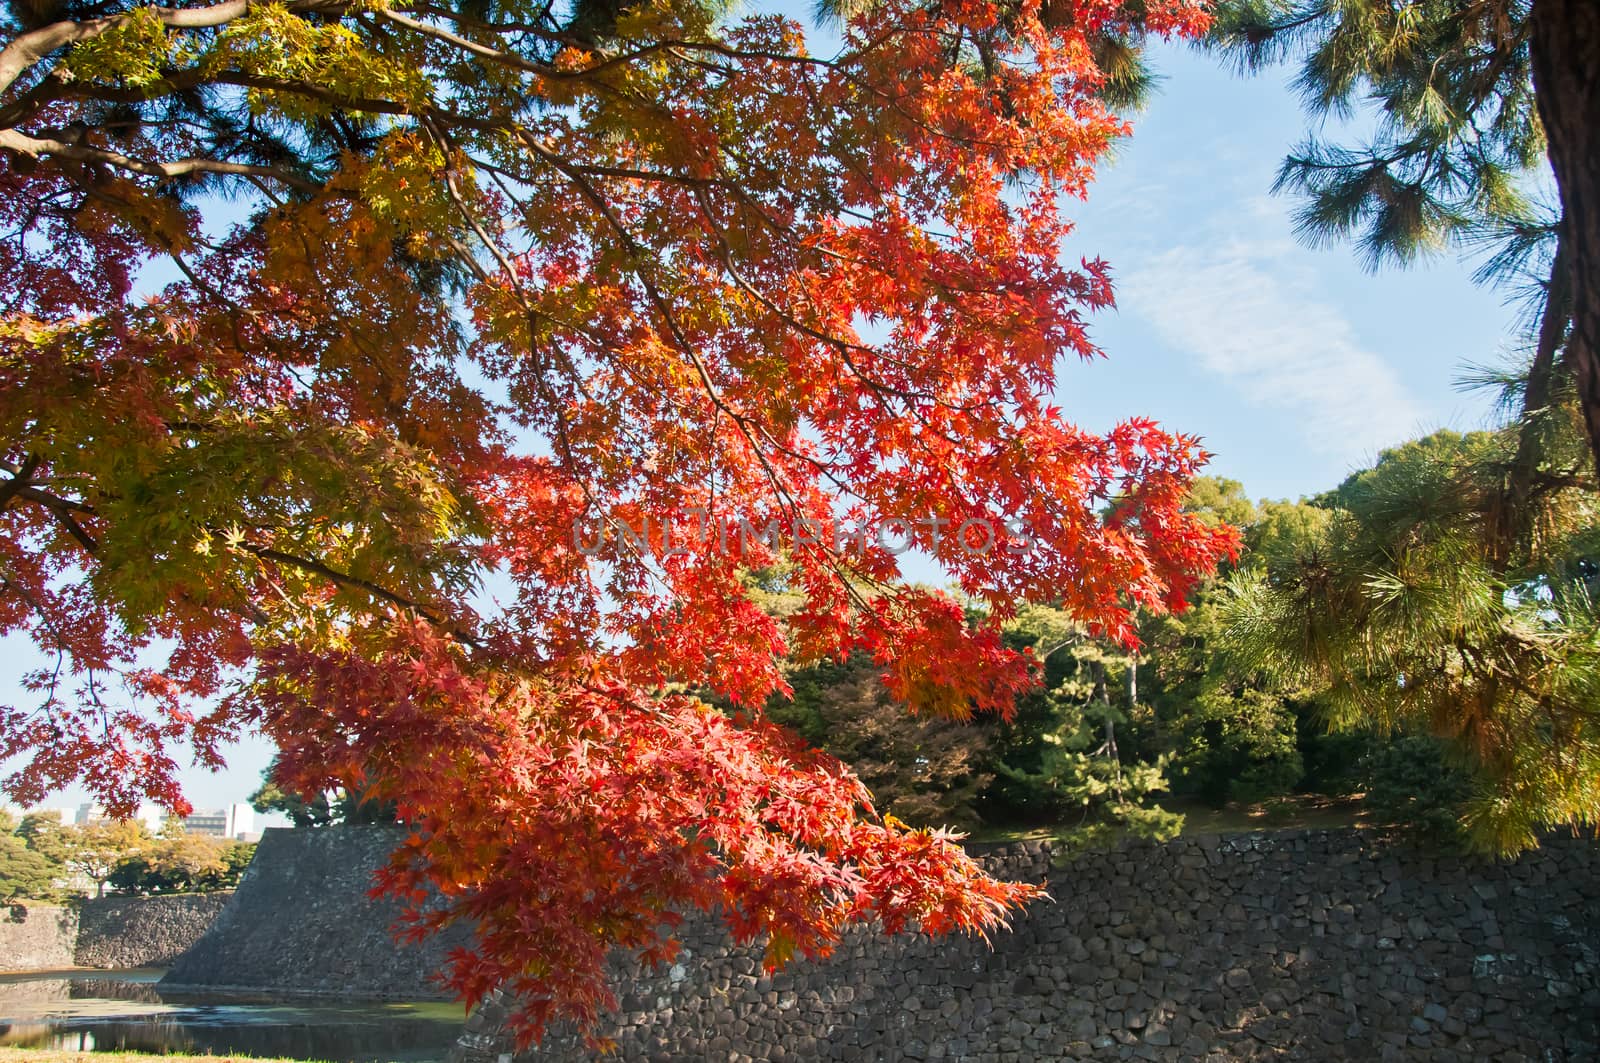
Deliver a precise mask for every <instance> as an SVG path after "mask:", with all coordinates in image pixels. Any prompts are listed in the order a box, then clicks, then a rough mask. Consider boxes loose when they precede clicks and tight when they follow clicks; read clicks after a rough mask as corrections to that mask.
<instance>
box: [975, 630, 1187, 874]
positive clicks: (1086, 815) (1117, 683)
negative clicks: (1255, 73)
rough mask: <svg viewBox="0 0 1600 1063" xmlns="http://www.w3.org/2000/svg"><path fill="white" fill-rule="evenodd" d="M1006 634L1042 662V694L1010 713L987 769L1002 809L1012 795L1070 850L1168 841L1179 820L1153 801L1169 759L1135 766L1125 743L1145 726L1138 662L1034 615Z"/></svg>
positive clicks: (1143, 760) (1138, 760)
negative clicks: (999, 782) (1062, 827)
mask: <svg viewBox="0 0 1600 1063" xmlns="http://www.w3.org/2000/svg"><path fill="white" fill-rule="evenodd" d="M1011 630H1012V633H1013V634H1014V636H1016V637H1017V638H1019V640H1020V641H1023V642H1025V643H1027V644H1029V645H1032V646H1033V647H1034V651H1035V653H1036V654H1037V655H1038V656H1039V657H1040V659H1041V660H1042V661H1043V663H1044V667H1045V686H1046V689H1045V691H1044V692H1043V693H1042V694H1040V695H1036V696H1035V698H1034V699H1032V700H1033V701H1034V704H1033V705H1031V706H1027V705H1025V706H1023V707H1022V708H1020V709H1019V713H1018V719H1017V721H1015V722H1014V723H1013V725H1012V726H1011V727H1010V728H1009V729H1008V730H1009V734H1008V736H1007V737H1008V741H1006V742H1005V743H1004V744H1003V745H1002V746H1001V750H1000V756H999V758H998V759H997V761H996V764H995V770H996V772H997V773H998V774H999V775H1000V776H1002V777H1003V778H1004V779H1005V780H1006V781H1007V782H1008V783H1009V784H1010V789H1011V791H1012V795H1011V797H1012V800H1013V801H1015V800H1016V795H1018V794H1020V795H1021V796H1022V800H1023V802H1025V803H1026V804H1029V805H1032V806H1034V807H1035V808H1036V809H1040V810H1042V811H1044V812H1045V813H1046V815H1048V816H1050V817H1052V818H1054V819H1056V820H1057V822H1062V823H1065V824H1067V825H1068V828H1069V829H1068V830H1067V831H1066V832H1065V834H1064V837H1066V838H1067V839H1068V840H1070V841H1073V842H1076V843H1079V844H1092V843H1095V842H1099V841H1102V840H1106V839H1109V838H1112V837H1115V836H1117V835H1118V834H1121V833H1123V832H1126V833H1131V834H1134V835H1136V836H1140V837H1152V838H1162V839H1165V838H1169V837H1172V836H1173V835H1175V834H1177V832H1178V830H1179V829H1180V828H1181V827H1182V826H1183V817H1182V816H1179V815H1175V814H1173V813H1171V812H1168V811H1166V810H1164V809H1162V808H1161V807H1160V806H1159V805H1157V804H1156V803H1155V800H1154V795H1155V794H1157V793H1160V792H1161V791H1164V790H1166V789H1167V788H1168V787H1167V779H1166V773H1165V770H1166V766H1167V761H1168V759H1169V758H1168V757H1166V756H1163V755H1158V756H1154V757H1141V756H1139V755H1138V754H1137V753H1136V750H1138V749H1139V748H1140V746H1141V743H1139V742H1138V741H1137V740H1135V741H1133V742H1130V741H1129V739H1130V737H1132V736H1134V735H1137V734H1138V732H1139V731H1140V730H1141V729H1145V730H1147V729H1148V727H1149V724H1150V718H1151V713H1150V710H1149V707H1148V706H1147V705H1144V704H1142V703H1141V702H1140V700H1139V688H1138V675H1139V671H1138V658H1137V657H1136V656H1135V655H1133V654H1130V653H1128V652H1126V651H1125V650H1122V649H1120V648H1119V647H1117V646H1116V645H1115V644H1113V643H1112V642H1110V641H1109V640H1105V639H1097V638H1094V637H1092V636H1091V635H1090V634H1089V632H1088V631H1087V630H1086V629H1084V628H1083V627H1082V626H1080V625H1078V624H1076V623H1074V622H1073V621H1072V620H1071V619H1070V618H1069V617H1068V616H1067V615H1066V614H1065V613H1062V612H1060V611H1059V610H1055V609H1051V608H1048V607H1044V606H1034V607H1030V608H1027V609H1024V610H1022V611H1021V612H1020V613H1019V615H1018V617H1017V619H1016V620H1015V621H1014V622H1013V623H1012V625H1011ZM1002 799H1003V798H1002Z"/></svg>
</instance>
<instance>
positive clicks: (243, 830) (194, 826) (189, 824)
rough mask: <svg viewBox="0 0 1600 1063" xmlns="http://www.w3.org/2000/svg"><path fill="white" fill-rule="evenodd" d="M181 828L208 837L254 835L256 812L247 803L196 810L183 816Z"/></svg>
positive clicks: (189, 832)
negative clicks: (205, 810) (212, 809)
mask: <svg viewBox="0 0 1600 1063" xmlns="http://www.w3.org/2000/svg"><path fill="white" fill-rule="evenodd" d="M183 829H184V831H185V832H186V833H188V834H203V835H205V836H207V837H210V838H236V839H237V838H244V837H245V836H246V835H249V836H252V837H254V836H255V834H256V813H255V809H253V808H251V807H250V806H249V805H242V804H233V805H229V806H228V807H227V808H222V809H216V810H214V811H210V812H196V813H194V814H193V815H191V816H185V817H183Z"/></svg>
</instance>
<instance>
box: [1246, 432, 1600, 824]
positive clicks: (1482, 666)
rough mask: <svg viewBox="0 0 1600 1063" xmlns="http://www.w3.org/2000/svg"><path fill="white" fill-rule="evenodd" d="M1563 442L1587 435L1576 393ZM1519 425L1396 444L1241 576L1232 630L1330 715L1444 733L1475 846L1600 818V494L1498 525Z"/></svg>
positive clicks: (1357, 725) (1342, 722)
mask: <svg viewBox="0 0 1600 1063" xmlns="http://www.w3.org/2000/svg"><path fill="white" fill-rule="evenodd" d="M1565 409H1567V411H1568V416H1567V419H1566V422H1565V429H1566V431H1565V433H1564V436H1563V437H1558V438H1560V440H1561V442H1562V444H1563V445H1564V446H1565V447H1566V448H1567V452H1568V453H1582V452H1583V450H1584V448H1585V440H1584V438H1583V434H1582V427H1581V423H1580V422H1579V420H1578V416H1577V413H1576V410H1575V409H1574V408H1573V407H1572V405H1571V404H1568V405H1567V406H1566V407H1565ZM1521 434H1522V433H1521V430H1520V426H1512V427H1509V428H1506V429H1503V430H1500V431H1497V432H1475V433H1470V434H1468V435H1461V434H1458V433H1455V432H1437V433H1435V434H1433V435H1431V436H1428V437H1426V438H1423V439H1419V440H1415V441H1413V442H1410V443H1407V444H1405V445H1404V446H1401V447H1397V448H1394V449H1392V450H1388V451H1385V452H1384V453H1383V455H1382V456H1381V457H1380V459H1379V461H1378V463H1377V464H1376V465H1375V466H1374V467H1373V468H1371V469H1368V470H1365V471H1363V472H1360V473H1357V474H1355V475H1353V476H1351V477H1350V478H1349V479H1348V480H1347V481H1346V482H1345V483H1344V484H1343V485H1341V486H1340V487H1339V488H1338V489H1337V490H1336V491H1334V492H1332V493H1331V494H1330V495H1329V496H1328V497H1327V498H1326V500H1325V501H1326V503H1327V505H1328V506H1329V507H1330V519H1329V520H1328V523H1327V525H1326V527H1325V528H1324V529H1323V530H1322V532H1321V533H1320V534H1319V535H1317V536H1315V537H1313V538H1312V539H1311V540H1310V541H1308V542H1306V543H1304V544H1302V546H1301V548H1299V549H1298V550H1294V551H1289V552H1286V553H1284V554H1282V555H1280V556H1279V557H1276V558H1274V559H1273V560H1272V562H1271V563H1269V564H1267V565H1265V566H1263V567H1261V568H1259V569H1250V570H1244V571H1241V572H1239V573H1237V574H1235V576H1234V577H1233V578H1232V580H1231V583H1230V586H1229V601H1228V603H1227V607H1226V609H1227V638H1228V641H1229V643H1230V646H1231V648H1232V650H1233V651H1234V652H1235V653H1237V654H1238V655H1239V656H1240V658H1241V659H1243V660H1245V661H1246V662H1248V664H1249V666H1251V667H1254V668H1258V669H1260V670H1261V671H1262V672H1263V673H1265V674H1268V675H1274V676H1277V677H1279V678H1280V679H1281V680H1282V681H1283V682H1285V683H1290V684H1293V683H1300V684H1305V685H1307V686H1310V687H1314V688H1316V689H1318V690H1319V691H1320V692H1321V694H1320V696H1321V698H1322V699H1323V701H1324V702H1325V704H1326V705H1327V708H1328V711H1329V713H1330V717H1331V719H1332V721H1333V722H1334V723H1335V724H1336V725H1337V726H1341V727H1344V728H1351V729H1362V728H1372V729H1376V730H1378V731H1380V732H1383V733H1389V734H1401V735H1407V734H1423V733H1433V734H1436V735H1438V736H1440V737H1443V738H1446V739H1448V740H1450V741H1451V742H1452V743H1453V745H1454V748H1455V749H1456V750H1457V752H1459V753H1460V754H1461V755H1463V756H1466V757H1467V758H1469V761H1470V763H1471V764H1472V765H1473V766H1474V769H1475V771H1474V774H1475V776H1476V779H1477V786H1476V789H1475V792H1474V794H1473V796H1472V797H1471V799H1470V800H1469V801H1467V802H1466V806H1465V813H1464V815H1465V819H1466V823H1467V826H1468V828H1469V830H1470V831H1471V834H1472V838H1473V840H1474V842H1475V843H1476V844H1477V845H1478V846H1480V847H1482V848H1486V849H1492V850H1497V851H1501V852H1511V851H1515V850H1518V849H1521V848H1524V847H1527V846H1530V845H1534V844H1536V843H1537V838H1538V835H1539V833H1540V831H1541V830H1542V829H1544V828H1546V827H1549V826H1552V825H1555V824H1565V823H1594V822H1596V821H1597V820H1600V729H1597V727H1596V723H1595V715H1594V706H1595V705H1596V704H1597V703H1600V697H1597V695H1600V612H1597V610H1596V606H1595V598H1594V593H1595V590H1596V589H1597V588H1596V579H1595V577H1596V574H1597V573H1600V566H1597V561H1600V495H1597V494H1596V493H1595V492H1594V491H1593V490H1592V489H1590V488H1588V487H1587V486H1584V485H1580V486H1573V487H1568V486H1554V487H1551V488H1549V489H1546V490H1541V491H1539V492H1536V493H1535V494H1534V495H1533V496H1532V506H1533V508H1532V511H1531V514H1530V517H1531V519H1530V520H1528V522H1527V529H1528V531H1527V532H1526V533H1525V534H1523V535H1521V536H1519V537H1517V538H1516V539H1515V540H1513V541H1512V543H1511V545H1512V546H1513V547H1514V549H1513V550H1510V551H1507V550H1506V549H1505V546H1506V542H1505V540H1503V539H1501V538H1500V537H1499V536H1497V535H1496V534H1494V533H1493V532H1492V531H1489V530H1487V529H1491V528H1492V527H1493V521H1494V519H1495V518H1496V516H1497V515H1498V514H1500V513H1501V512H1502V507H1503V505H1504V499H1505V494H1504V483H1505V479H1504V476H1505V470H1506V468H1507V467H1508V463H1509V462H1510V461H1512V460H1513V458H1514V456H1515V454H1516V452H1517V450H1518V448H1519V446H1520V443H1521Z"/></svg>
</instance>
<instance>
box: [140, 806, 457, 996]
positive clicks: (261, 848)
mask: <svg viewBox="0 0 1600 1063" xmlns="http://www.w3.org/2000/svg"><path fill="white" fill-rule="evenodd" d="M403 837H405V832H404V829H403V828H399V827H391V826H354V827H352V826H335V827H317V828H303V829H289V828H276V829H272V830H268V831H266V832H264V833H263V835H262V838H261V842H260V844H259V845H258V846H257V847H256V855H255V858H254V859H253V860H252V861H251V863H250V867H249V868H248V869H247V870H246V871H245V874H244V877H243V878H242V879H241V880H240V882H239V887H238V889H237V890H236V891H235V892H234V895H233V899H232V901H231V902H229V904H228V905H227V906H226V907H225V908H223V910H222V912H221V913H220V914H219V915H218V916H217V919H216V921H215V922H214V923H213V924H212V926H211V929H210V930H209V931H207V933H206V934H205V936H204V937H202V938H201V939H200V940H199V941H198V942H196V943H195V945H194V947H193V948H191V949H190V950H189V951H188V952H186V953H184V954H183V955H182V956H180V957H179V958H178V959H177V961H176V962H174V963H173V965H172V968H171V969H170V970H169V971H167V974H166V976H165V977H164V978H163V979H162V980H161V987H162V988H163V989H174V988H180V989H229V990H246V991H251V990H265V991H271V992H276V993H304V994H307V995H315V996H328V997H344V998H350V999H377V1000H382V999H389V1000H427V999H436V1000H447V999H451V995H450V994H449V993H447V992H445V991H444V990H442V989H441V988H440V986H439V985H438V983H437V982H436V981H435V980H434V978H433V975H434V974H435V972H437V971H439V970H440V969H441V968H443V966H444V962H445V957H446V955H447V954H448V953H449V951H450V950H451V949H452V948H455V947H457V946H459V945H463V944H466V943H467V942H468V941H469V940H470V936H471V935H470V932H469V931H468V930H467V929H466V928H460V929H452V930H451V931H448V932H446V933H445V934H442V935H437V936H435V937H433V938H430V939H429V940H428V941H427V942H425V943H423V944H422V945H404V944H400V943H398V942H396V941H395V939H394V935H393V934H392V933H391V931H390V928H391V927H392V926H393V925H394V924H395V922H396V920H397V919H398V917H399V914H400V909H399V907H398V906H397V905H395V904H392V903H390V902H388V901H373V900H371V899H369V898H368V896H367V891H368V890H369V889H371V888H372V875H373V872H375V871H376V870H377V869H378V868H379V867H381V866H382V865H383V864H384V863H385V862H386V861H387V860H388V857H389V854H390V852H391V851H392V850H393V849H394V848H395V846H396V845H398V844H399V842H400V840H401V839H402V838H403Z"/></svg>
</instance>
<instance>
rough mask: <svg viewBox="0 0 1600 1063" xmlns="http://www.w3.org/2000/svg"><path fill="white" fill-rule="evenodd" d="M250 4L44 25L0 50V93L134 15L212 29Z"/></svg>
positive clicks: (228, 2) (241, 0)
mask: <svg viewBox="0 0 1600 1063" xmlns="http://www.w3.org/2000/svg"><path fill="white" fill-rule="evenodd" d="M250 3H251V0H223V2H222V3H220V4H212V5H211V6H210V7H145V8H135V9H133V10H132V11H129V12H126V13H124V14H121V15H107V16H106V17H104V18H96V19H90V20H88V21H86V22H74V21H65V22H54V23H51V24H50V25H48V26H41V27H40V28H38V29H36V30H31V31H29V32H27V33H24V34H22V35H20V36H19V37H17V38H16V39H15V40H13V41H12V42H11V43H10V44H8V45H6V46H5V48H4V49H0V92H5V91H6V90H7V89H9V88H10V87H11V84H12V82H14V81H16V80H17V78H19V77H21V76H22V73H23V71H25V70H27V69H28V68H29V67H32V66H33V65H35V64H36V63H39V62H40V61H42V60H44V59H45V58H46V57H48V56H49V55H50V54H51V53H52V52H54V51H56V50H57V49H59V48H64V47H66V46H67V45H69V44H77V43H79V42H80V41H87V40H92V39H94V38H95V37H98V36H100V35H101V34H103V33H108V32H110V31H111V30H114V29H116V28H117V27H118V26H121V25H122V24H123V23H125V22H127V21H128V20H129V19H131V18H133V17H134V15H135V14H140V15H142V16H144V17H148V16H150V15H154V16H155V17H156V18H157V19H159V20H160V21H161V24H162V25H164V26H166V27H167V28H168V29H210V28H214V27H216V26H223V25H226V24H227V23H229V22H232V21H233V20H234V19H236V18H239V17H241V16H242V15H245V14H247V13H248V12H249V10H250ZM318 6H321V5H320V4H318V3H305V2H301V3H294V4H290V5H289V9H290V10H291V11H309V10H312V9H314V8H316V7H318Z"/></svg>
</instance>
